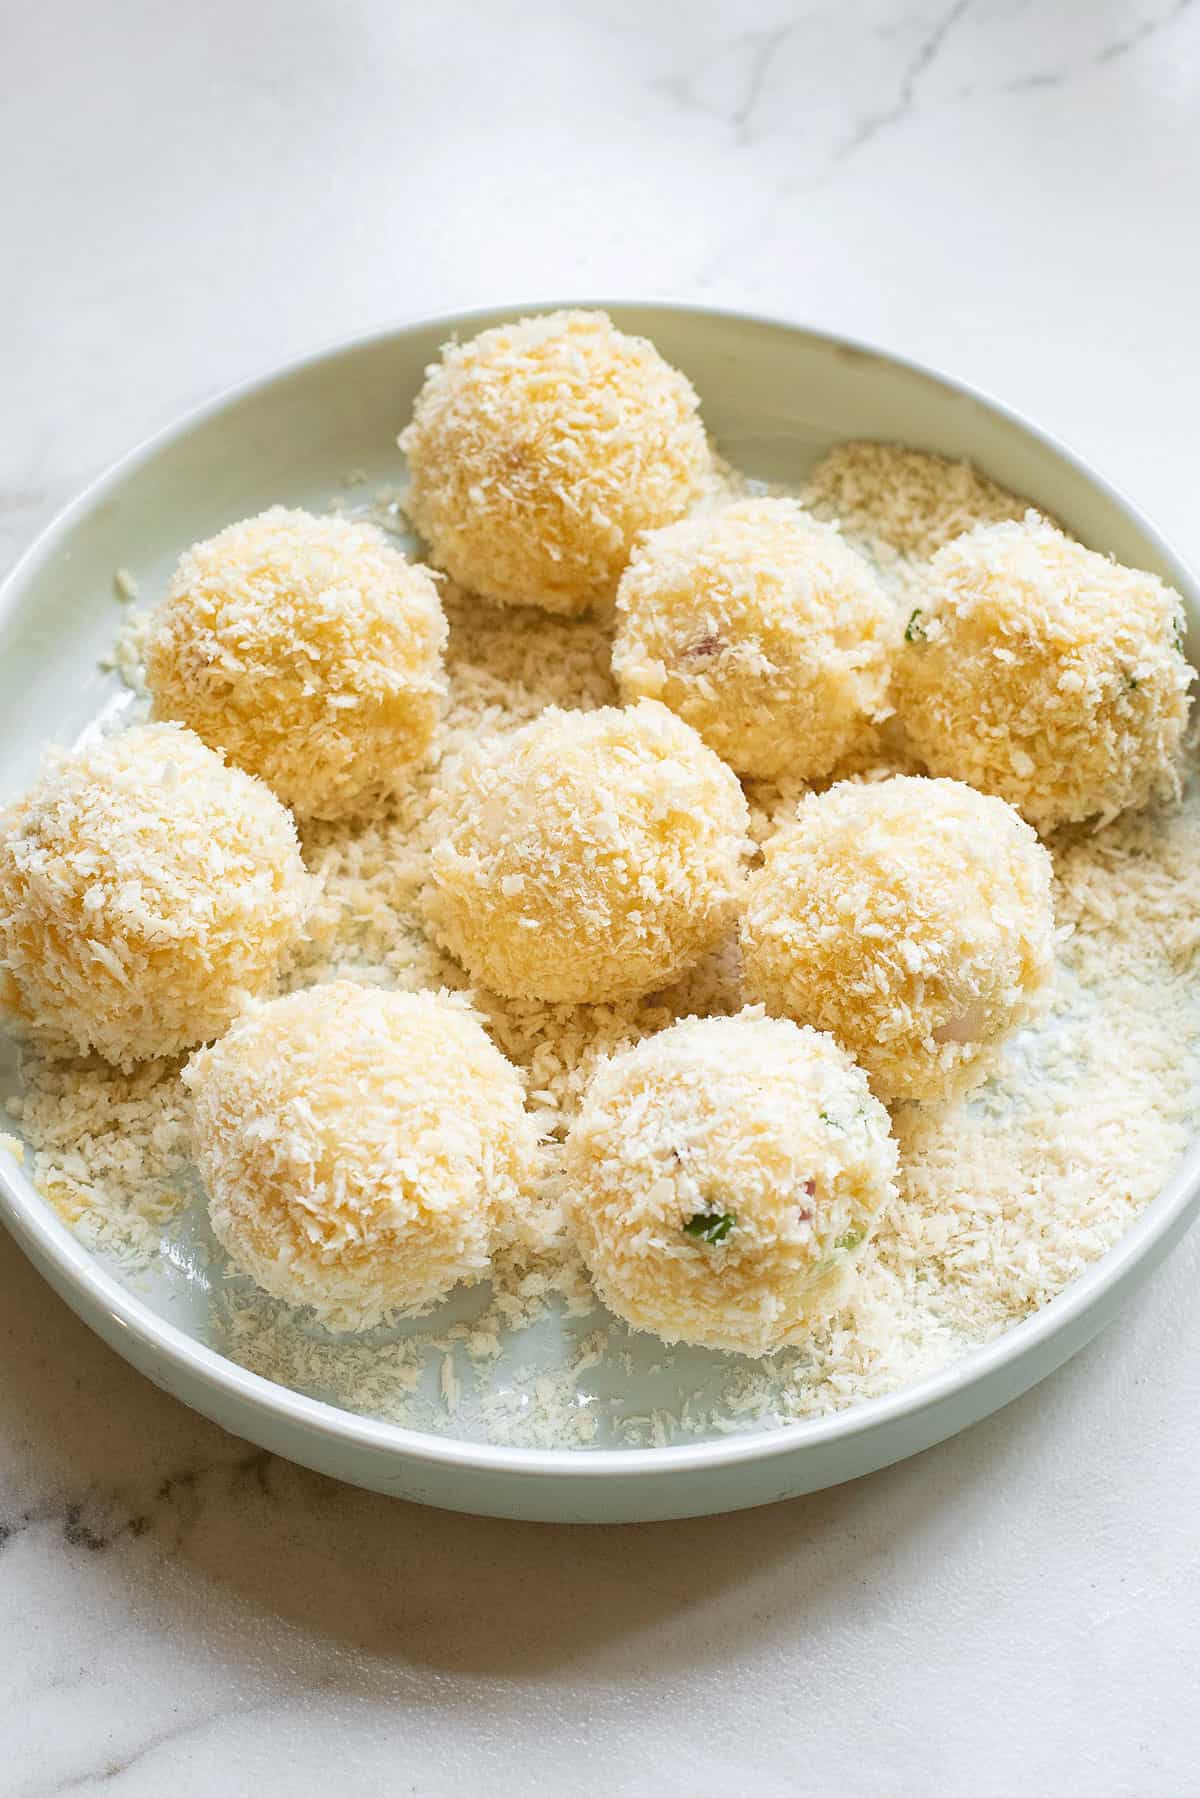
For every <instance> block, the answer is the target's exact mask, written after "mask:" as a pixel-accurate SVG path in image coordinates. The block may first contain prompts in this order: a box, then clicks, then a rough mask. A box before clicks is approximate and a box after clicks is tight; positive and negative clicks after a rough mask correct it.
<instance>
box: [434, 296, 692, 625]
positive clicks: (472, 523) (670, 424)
mask: <svg viewBox="0 0 1200 1798" xmlns="http://www.w3.org/2000/svg"><path fill="white" fill-rule="evenodd" d="M400 447H401V448H402V449H403V450H404V452H405V454H406V455H407V457H408V465H409V473H410V477H411V481H412V488H411V493H410V495H409V499H408V502H407V507H408V512H409V515H410V517H411V518H412V521H413V523H414V525H415V526H416V528H417V530H418V531H419V532H420V533H421V536H422V537H423V538H424V539H425V541H426V543H427V544H428V546H429V550H430V554H431V556H432V558H433V560H434V562H435V563H436V564H437V565H438V566H439V567H440V568H444V569H445V570H446V571H447V573H449V574H451V575H453V577H454V579H455V580H456V581H460V582H461V583H462V584H463V585H464V586H465V587H469V588H471V589H472V590H473V591H474V592H476V593H482V594H485V595H486V596H487V597H488V598H489V599H493V600H497V601H499V602H500V603H502V604H508V605H537V606H543V607H545V609H546V610H547V611H549V612H567V613H572V612H581V611H584V610H586V609H587V607H589V606H591V605H594V604H595V603H597V602H598V601H607V600H611V599H612V596H613V593H614V591H615V589H616V585H617V580H618V577H619V576H620V573H621V570H622V569H623V568H624V566H625V563H626V561H627V560H628V558H629V552H630V550H631V548H632V547H633V543H634V540H635V539H636V537H637V536H638V534H639V532H641V531H647V530H653V529H654V528H655V527H656V526H657V525H661V524H667V523H669V522H670V521H671V520H672V519H675V518H679V517H681V516H682V515H683V513H684V512H686V511H687V509H688V507H689V506H690V505H691V503H692V501H693V500H695V499H696V498H697V497H698V495H699V494H700V493H701V491H702V490H703V488H704V485H705V483H706V482H707V481H708V480H709V479H710V478H711V474H712V460H711V455H710V452H709V448H708V441H707V438H706V437H705V435H704V429H703V426H702V425H701V423H700V417H699V412H698V406H697V400H696V395H695V393H694V392H693V390H692V387H691V385H690V384H689V382H688V381H687V380H686V379H685V378H684V376H683V375H681V374H680V373H679V372H678V371H677V370H676V369H673V368H671V367H670V365H669V364H668V363H666V362H664V361H663V358H662V357H661V356H660V355H659V353H658V351H657V350H656V349H655V348H654V345H653V344H651V343H648V342H647V341H646V339H645V338H642V337H629V336H627V335H626V334H625V333H624V332H622V331H618V330H616V329H615V328H614V326H613V325H612V324H611V322H610V321H609V320H608V319H607V318H606V317H605V315H604V314H603V313H600V312H555V313H551V314H548V315H547V316H544V317H541V318H526V319H521V320H519V321H518V322H517V323H516V324H512V325H502V326H499V327H497V328H496V329H495V330H491V331H483V332H481V333H480V334H479V336H478V337H474V338H472V339H471V340H470V342H469V343H463V344H452V345H449V346H448V347H447V349H446V350H445V352H444V353H443V356H442V359H441V361H440V362H437V363H435V364H434V365H433V366H432V367H431V368H430V369H429V371H428V373H427V376H426V381H425V386H424V387H423V388H422V390H421V393H420V395H419V396H418V398H417V403H416V406H415V408H414V411H413V419H412V423H411V424H410V425H409V426H408V428H407V429H406V430H405V431H404V433H403V434H402V436H401V438H400Z"/></svg>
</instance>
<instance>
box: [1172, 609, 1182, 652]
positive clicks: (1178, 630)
mask: <svg viewBox="0 0 1200 1798" xmlns="http://www.w3.org/2000/svg"><path fill="white" fill-rule="evenodd" d="M1174 643H1175V648H1176V649H1177V650H1178V652H1179V654H1180V655H1182V654H1183V625H1182V624H1181V623H1180V621H1179V619H1178V618H1177V619H1176V620H1175V636H1174Z"/></svg>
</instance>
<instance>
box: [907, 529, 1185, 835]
mask: <svg viewBox="0 0 1200 1798" xmlns="http://www.w3.org/2000/svg"><path fill="white" fill-rule="evenodd" d="M1183 628H1184V623H1183V606H1182V602H1181V601H1180V598H1179V595H1178V594H1177V593H1174V592H1173V591H1172V590H1171V588H1169V587H1166V586H1164V585H1163V583H1162V581H1160V580H1159V579H1158V578H1157V576H1155V575H1152V574H1144V573H1141V572H1139V571H1138V570H1136V569H1132V568H1123V567H1122V566H1121V564H1120V563H1119V562H1112V561H1110V560H1109V559H1108V557H1107V556H1100V555H1097V554H1095V552H1094V551H1092V550H1090V549H1084V548H1083V547H1082V545H1080V544H1078V543H1073V542H1072V541H1071V539H1070V538H1069V537H1065V536H1063V534H1062V532H1061V531H1057V530H1055V529H1054V527H1053V526H1052V525H1050V524H1047V523H1046V522H1045V520H1044V519H1041V518H1039V517H1037V515H1036V514H1035V513H1032V512H1031V513H1029V514H1028V515H1027V516H1026V518H1025V520H1024V521H1023V522H1022V523H1016V522H1010V523H1006V524H993V525H988V526H986V527H984V528H982V529H980V530H976V531H972V532H970V533H968V534H967V535H966V536H963V537H958V538H956V539H955V540H954V541H953V542H952V543H948V544H947V545H946V546H945V548H944V549H941V550H939V551H938V553H937V555H936V556H935V557H934V558H933V561H932V562H931V564H930V567H929V588H928V594H927V596H926V597H924V598H923V599H922V601H921V604H920V606H919V607H918V608H917V609H916V610H915V611H914V612H913V613H912V616H911V618H910V619H909V621H908V628H907V632H906V638H907V641H906V643H905V646H904V650H903V653H902V654H901V655H900V656H899V657H898V658H897V664H896V685H895V702H896V708H897V710H898V711H899V713H900V715H901V717H902V718H903V720H904V724H905V727H906V729H907V731H908V735H909V738H910V739H911V741H912V744H913V747H914V748H915V749H916V751H917V753H918V754H919V755H920V756H921V758H922V760H923V761H924V762H925V764H926V766H927V767H928V768H929V770H930V772H931V773H934V774H948V775H953V776H955V777H956V778H957V779H960V780H967V781H970V783H971V785H972V786H974V787H978V788H979V789H980V791H981V792H984V793H997V794H999V796H1000V797H1001V798H1002V799H1007V800H1009V801H1010V802H1011V804H1013V805H1015V806H1016V807H1017V808H1018V809H1019V810H1020V811H1021V812H1022V813H1023V814H1024V816H1025V817H1026V818H1028V819H1029V822H1030V823H1031V824H1033V825H1036V827H1037V828H1038V829H1039V830H1042V831H1046V830H1052V829H1053V828H1054V827H1055V825H1058V824H1066V823H1071V822H1073V821H1079V820H1082V819H1084V818H1091V817H1096V816H1099V817H1100V818H1101V819H1105V820H1107V819H1109V818H1112V817H1115V815H1116V814H1117V813H1118V812H1120V811H1123V810H1124V809H1125V807H1126V806H1131V805H1142V804H1144V803H1145V802H1146V800H1147V799H1149V798H1151V797H1153V796H1154V795H1155V794H1156V793H1158V792H1160V791H1172V790H1174V789H1175V788H1176V787H1177V786H1178V774H1177V761H1178V756H1179V749H1180V742H1181V739H1182V736H1183V729H1184V725H1185V723H1186V721H1187V709H1188V698H1187V689H1188V685H1189V683H1190V681H1191V679H1192V671H1191V669H1190V668H1189V667H1188V664H1187V662H1186V661H1185V660H1184V656H1183Z"/></svg>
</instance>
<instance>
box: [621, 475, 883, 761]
mask: <svg viewBox="0 0 1200 1798" xmlns="http://www.w3.org/2000/svg"><path fill="white" fill-rule="evenodd" d="M617 619H618V623H617V634H616V639H615V641H614V644H613V670H614V672H615V674H616V677H617V680H618V682H619V684H620V687H621V691H622V694H623V695H624V696H625V697H626V698H627V699H647V698H648V699H661V700H662V701H663V703H664V704H665V705H668V706H670V708H671V710H672V711H673V712H677V713H678V714H679V716H680V717H681V718H685V719H686V720H687V722H688V723H689V724H691V725H693V726H694V727H695V729H696V730H698V731H699V732H700V735H701V736H702V737H703V738H704V740H705V742H706V743H707V744H709V746H710V747H711V748H713V749H715V750H716V752H717V754H718V755H720V756H721V757H722V758H723V759H724V760H725V761H727V762H728V763H729V765H730V767H731V768H735V769H736V770H737V772H738V773H739V774H745V775H754V776H757V777H759V778H763V779H772V778H774V777H775V776H777V775H780V774H783V773H785V772H790V773H791V774H792V775H794V776H798V777H800V778H801V779H805V780H816V779H820V778H821V777H822V776H824V775H827V774H828V773H829V772H830V770H831V769H832V768H833V767H835V766H836V764H837V763H838V762H839V761H841V759H842V758H843V757H844V756H845V755H846V754H847V753H848V752H849V751H850V750H851V749H852V748H853V747H854V746H855V743H856V741H857V740H858V739H859V738H860V737H861V735H862V734H863V730H864V726H865V725H867V724H868V723H869V722H871V721H873V720H874V719H875V718H877V717H880V716H882V715H883V714H884V713H885V712H886V710H887V705H886V695H887V686H888V677H889V673H890V660H891V649H892V639H893V636H894V635H895V634H896V633H895V616H894V608H893V606H892V605H891V603H890V602H889V600H888V598H887V596H886V594H885V593H884V592H883V589H882V588H881V586H880V584H879V582H878V580H877V579H876V577H875V575H874V574H873V573H872V571H871V568H870V566H869V565H868V564H867V563H866V562H865V561H864V560H863V558H862V557H861V556H860V555H858V554H856V552H855V551H854V550H853V549H851V548H850V547H849V545H848V544H847V543H845V542H844V541H843V539H842V537H841V535H840V534H839V532H838V531H837V530H836V529H835V528H834V527H833V526H832V525H829V524H819V523H817V522H815V521H814V520H813V519H812V517H810V515H809V514H808V513H806V512H805V511H804V510H803V509H802V508H801V507H800V506H799V505H798V504H797V503H796V501H795V500H789V499H782V498H773V497H769V496H768V497H765V498H761V499H744V500H735V501H734V502H733V503H732V504H730V505H726V506H722V507H720V508H719V509H717V510H715V511H710V512H704V513H701V514H699V515H698V516H697V517H694V518H687V519H684V520H683V521H682V522H681V523H679V524H673V525H668V526H666V527H665V528H664V529H663V530H660V531H654V532H653V533H651V534H650V535H649V536H648V537H646V538H645V539H644V540H643V541H642V543H641V545H640V546H639V547H638V548H637V549H636V550H635V551H634V554H633V558H632V560H631V561H630V564H629V567H628V568H627V569H626V570H625V573H624V574H623V575H622V577H621V584H620V586H619V588H618V589H617Z"/></svg>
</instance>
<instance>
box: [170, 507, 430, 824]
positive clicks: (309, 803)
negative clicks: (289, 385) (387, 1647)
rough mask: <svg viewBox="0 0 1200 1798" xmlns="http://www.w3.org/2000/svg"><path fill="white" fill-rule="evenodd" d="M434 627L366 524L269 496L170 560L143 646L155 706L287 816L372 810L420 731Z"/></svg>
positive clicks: (418, 579) (426, 744)
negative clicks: (257, 783) (175, 561)
mask: <svg viewBox="0 0 1200 1798" xmlns="http://www.w3.org/2000/svg"><path fill="white" fill-rule="evenodd" d="M445 644H446V621H445V618H444V617H443V615H442V608H441V604H440V602H439V599H438V593H437V587H436V586H435V584H434V581H433V579H432V577H431V576H430V574H429V571H428V569H426V568H423V567H421V566H420V565H419V564H417V563H413V562H410V561H409V560H408V559H407V557H405V556H403V555H402V554H401V553H400V551H399V550H398V549H396V548H395V547H394V546H393V545H392V544H391V543H389V542H388V540H387V539H386V537H385V536H384V535H383V533H382V532H380V531H379V530H377V529H376V528H375V527H374V526H373V525H371V524H367V523H363V522H361V521H358V520H353V519H348V518H315V517H314V516H313V514H312V513H311V512H300V511H290V510H288V509H287V508H286V507H284V506H273V507H272V508H271V510H270V511H269V512H263V513H261V514H260V515H259V516H258V517H257V518H247V519H244V520H243V521H242V522H241V523H240V524H232V525H230V526H229V527H228V528H227V529H226V530H223V531H221V532H219V533H218V535H217V536H215V537H211V538H209V539H208V541H207V542H204V543H197V544H195V545H193V547H192V548H191V549H189V550H188V551H187V552H186V554H185V555H184V556H183V557H182V558H181V559H180V563H179V566H178V568H177V569H176V571H175V575H174V578H173V579H172V581H171V585H170V587H169V589H168V592H167V597H166V600H165V602H164V604H163V605H162V606H161V607H160V608H159V609H158V611H157V612H156V613H155V615H154V618H153V622H152V626H151V629H150V631H149V634H148V639H147V642H146V645H145V654H146V684H147V686H148V687H149V689H150V692H151V694H152V696H153V700H154V711H155V715H156V716H157V717H159V718H175V719H178V720H180V722H182V723H184V724H188V725H190V726H191V728H192V729H193V730H194V731H195V732H196V734H197V735H198V736H200V737H202V738H203V740H204V741H205V742H206V743H207V744H208V745H209V746H210V747H211V748H213V749H222V750H224V751H225V753H226V755H227V756H228V757H229V759H230V761H231V762H234V763H235V764H236V765H237V766H238V767H239V768H244V769H245V770H246V771H247V773H249V774H257V775H259V776H261V778H262V779H263V780H265V781H266V783H267V785H268V786H269V787H270V788H271V790H272V791H273V792H274V793H275V794H276V795H277V796H278V797H279V798H280V799H282V800H283V802H284V804H285V805H289V806H291V807H292V809H293V810H294V811H296V812H299V813H302V814H304V815H305V816H307V817H314V818H342V817H361V816H364V815H370V814H372V813H378V812H379V811H381V810H383V809H384V808H385V807H386V805H387V804H388V803H389V802H390V800H391V799H392V798H393V797H394V796H395V793H396V792H397V790H398V789H399V788H400V787H402V786H403V785H404V784H405V782H406V780H407V778H408V776H409V772H410V770H411V768H412V767H413V766H414V765H415V764H417V763H419V762H421V761H423V760H424V759H425V757H426V755H427V754H428V752H429V748H430V745H431V743H432V741H433V733H434V730H435V728H436V726H437V721H438V716H439V713H440V711H441V706H442V701H443V698H444V696H445V679H444V677H443V674H442V652H443V650H444V648H445Z"/></svg>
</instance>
